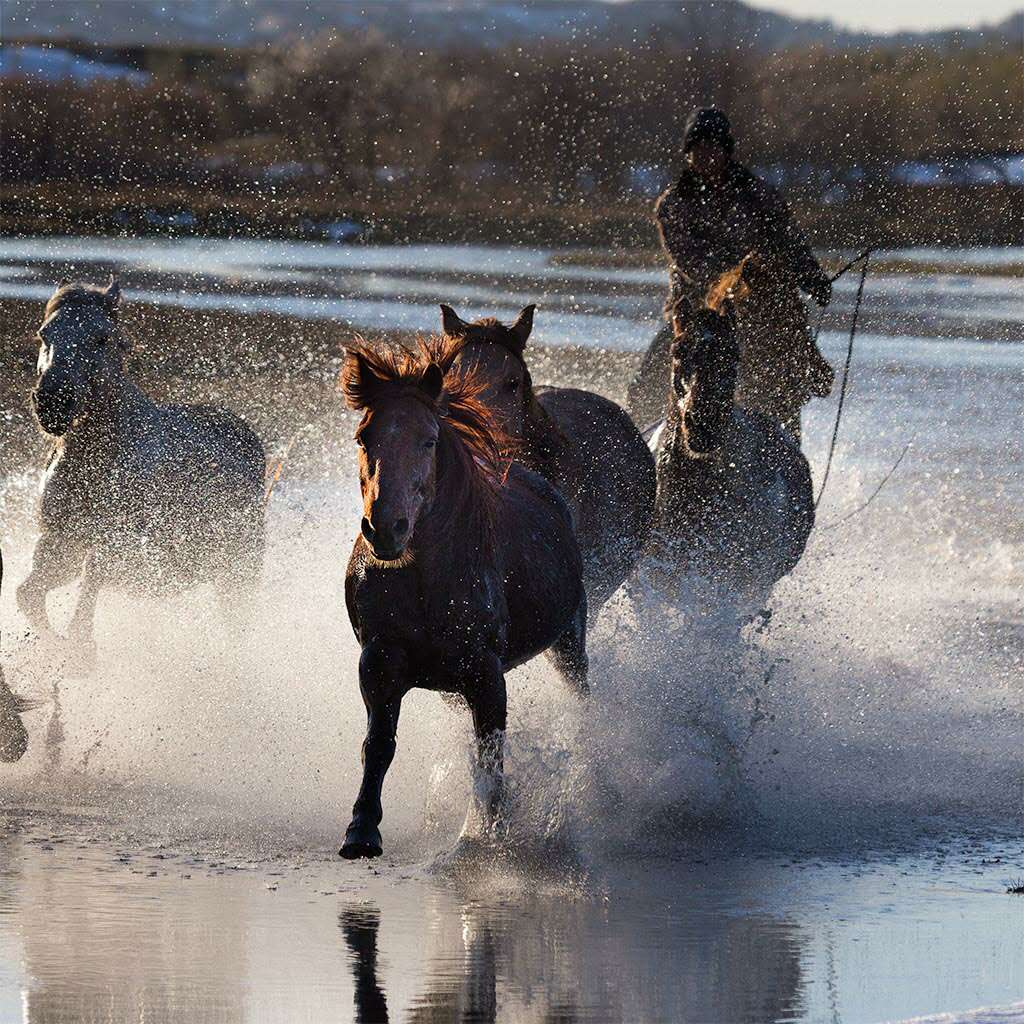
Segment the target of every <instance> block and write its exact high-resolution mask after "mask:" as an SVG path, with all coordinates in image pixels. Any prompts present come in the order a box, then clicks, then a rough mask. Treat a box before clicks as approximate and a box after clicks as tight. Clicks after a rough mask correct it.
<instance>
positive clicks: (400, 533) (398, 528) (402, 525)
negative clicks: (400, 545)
mask: <svg viewBox="0 0 1024 1024" xmlns="http://www.w3.org/2000/svg"><path fill="white" fill-rule="evenodd" d="M408 532H409V520H408V519H406V518H405V517H404V516H403V517H402V518H401V519H399V520H397V521H396V522H395V537H396V539H397V538H399V537H404V536H405V535H406V534H407V533H408Z"/></svg>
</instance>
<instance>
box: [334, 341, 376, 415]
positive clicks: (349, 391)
mask: <svg viewBox="0 0 1024 1024" xmlns="http://www.w3.org/2000/svg"><path fill="white" fill-rule="evenodd" d="M339 383H340V385H341V393H342V394H343V395H344V396H345V404H346V405H347V406H348V407H349V408H350V409H365V408H366V407H367V406H368V405H369V404H370V403H371V402H372V401H373V396H374V394H375V393H376V391H377V388H378V387H379V386H380V383H381V381H380V378H379V377H378V376H377V374H375V373H374V372H373V370H372V369H371V368H370V365H369V363H367V361H366V359H365V357H364V356H363V354H362V352H360V351H359V349H357V348H347V349H345V361H344V362H343V363H342V364H341V377H340V380H339Z"/></svg>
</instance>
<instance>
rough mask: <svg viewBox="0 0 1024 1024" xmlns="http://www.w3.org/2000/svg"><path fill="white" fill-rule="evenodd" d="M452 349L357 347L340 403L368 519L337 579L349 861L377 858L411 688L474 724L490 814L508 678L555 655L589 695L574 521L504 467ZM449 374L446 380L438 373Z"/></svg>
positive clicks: (497, 438)
mask: <svg viewBox="0 0 1024 1024" xmlns="http://www.w3.org/2000/svg"><path fill="white" fill-rule="evenodd" d="M455 344H456V343H455V342H452V341H444V340H441V341H434V342H421V343H420V347H419V349H418V351H416V352H412V351H409V350H407V349H392V350H380V351H377V350H373V349H371V348H369V347H367V346H366V345H363V344H356V345H353V346H351V347H350V348H349V349H348V351H347V354H346V357H345V363H344V366H343V368H342V378H341V383H342V389H343V391H344V394H345V398H346V400H347V402H348V404H349V406H350V408H352V409H356V410H358V411H360V412H362V414H363V416H362V420H361V421H360V424H359V428H358V430H357V431H356V441H357V443H358V444H359V478H360V486H361V488H362V494H363V519H362V523H361V528H360V536H359V537H357V538H356V542H355V546H354V547H353V549H352V556H351V558H350V560H349V565H348V573H347V576H346V580H345V599H346V604H347V606H348V613H349V618H350V619H351V622H352V628H353V630H354V631H355V634H356V638H357V639H358V640H359V643H360V646H361V647H362V654H361V656H360V658H359V686H360V689H361V691H362V695H363V702H364V703H365V705H366V711H367V718H368V723H367V732H366V740H365V742H364V744H363V781H362V785H361V787H360V789H359V795H358V797H357V798H356V802H355V806H354V807H353V809H352V823H351V825H349V828H348V831H347V833H346V835H345V842H344V845H343V846H342V848H341V855H342V856H343V857H348V858H353V857H375V856H378V855H379V854H380V853H381V849H382V847H381V835H380V831H379V828H378V826H379V824H380V821H381V817H382V813H383V812H382V808H381V788H382V786H383V783H384V776H385V774H386V773H387V770H388V767H389V766H390V764H391V761H392V759H393V757H394V754H395V742H396V739H395V738H396V731H397V728H398V715H399V711H400V709H401V704H402V697H403V696H404V695H405V693H406V692H407V691H408V690H410V689H412V688H413V687H422V688H426V689H432V690H440V691H444V692H450V693H456V694H461V695H462V696H463V697H464V698H465V699H466V701H467V703H468V704H469V707H470V710H471V711H472V713H473V726H474V729H475V732H476V741H477V773H478V781H479V783H480V786H478V792H480V791H481V790H483V791H486V793H487V796H486V797H485V798H484V799H483V800H482V803H483V808H482V809H483V811H484V813H485V814H487V815H490V816H492V817H493V815H494V814H495V813H496V812H497V809H498V806H499V803H500V799H501V792H502V749H503V743H504V733H505V720H506V697H505V672H507V671H508V670H509V669H510V668H513V667H514V666H516V665H520V664H522V663H523V662H525V661H527V660H529V659H530V658H532V657H534V656H535V655H537V654H540V653H541V652H542V651H544V650H546V649H548V648H552V647H553V654H554V657H553V660H554V662H555V664H556V665H557V666H558V667H559V669H560V670H561V672H562V674H563V676H564V677H565V678H566V679H567V681H568V682H569V683H570V685H571V686H572V687H573V689H574V690H575V691H576V692H577V693H579V694H583V693H585V692H586V688H587V659H586V607H587V605H586V596H585V594H584V590H583V583H582V564H581V561H580V552H579V548H578V546H577V543H576V538H575V535H574V533H573V527H572V517H571V514H570V512H569V509H568V508H567V506H566V504H565V502H564V501H563V500H562V498H561V496H560V495H559V494H558V492H557V491H556V490H555V489H554V488H553V487H552V486H551V485H550V484H549V483H548V482H547V481H546V480H544V479H543V477H540V476H538V475H537V474H536V473H533V472H531V471H530V470H528V469H526V468H525V467H523V466H520V465H517V464H512V465H509V464H508V463H507V460H506V458H505V454H504V449H505V439H504V438H503V437H502V436H501V434H500V431H499V430H498V428H497V427H496V426H495V424H494V422H493V420H492V418H491V414H490V412H489V411H488V409H487V408H486V406H484V405H483V404H482V403H481V402H480V393H481V390H482V388H483V383H482V382H481V381H480V380H479V379H478V378H477V377H476V376H475V375H473V374H472V373H463V372H459V371H458V370H456V369H451V368H450V367H451V362H452V354H453V352H452V350H453V346H454V345H455ZM446 366H447V367H449V369H448V371H447V372H445V371H444V370H443V369H442V367H446Z"/></svg>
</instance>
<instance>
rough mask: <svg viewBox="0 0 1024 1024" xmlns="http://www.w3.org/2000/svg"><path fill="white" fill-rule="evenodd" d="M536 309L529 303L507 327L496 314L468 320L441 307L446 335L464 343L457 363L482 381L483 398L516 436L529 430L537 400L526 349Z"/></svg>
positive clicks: (481, 396)
mask: <svg viewBox="0 0 1024 1024" xmlns="http://www.w3.org/2000/svg"><path fill="white" fill-rule="evenodd" d="M535 308H536V307H535V306H527V307H526V308H525V309H524V310H522V312H521V313H520V314H519V316H518V317H517V318H516V320H515V322H514V323H512V324H510V325H508V326H506V325H505V324H503V323H500V322H499V321H497V320H495V319H494V318H493V317H486V318H485V319H483V320H475V321H474V322H473V323H467V322H466V321H465V320H463V319H461V318H460V317H459V315H458V314H457V313H456V312H455V310H454V309H452V307H451V306H444V305H442V306H441V326H442V327H443V329H444V333H445V336H446V337H448V338H453V339H458V340H459V341H460V342H461V346H460V348H459V350H458V354H457V355H456V356H455V360H454V365H455V366H457V367H459V368H460V369H462V370H465V371H467V372H470V373H472V374H473V375H474V376H475V377H476V378H477V379H478V380H479V381H480V382H481V384H482V385H483V389H482V391H481V392H480V400H481V401H482V402H483V403H484V405H486V406H487V408H488V409H490V410H491V412H492V413H493V415H494V417H495V419H496V420H497V422H498V423H499V424H500V426H501V429H502V430H503V431H504V432H505V433H506V434H508V435H509V436H510V437H514V438H521V437H522V436H523V435H524V433H525V432H526V424H527V417H528V415H529V407H530V403H531V402H533V401H534V397H533V386H532V382H531V380H530V371H529V370H528V369H527V367H526V362H525V360H524V359H523V352H524V350H525V349H526V342H527V340H528V339H529V337H530V331H531V329H532V328H533V311H534V309H535Z"/></svg>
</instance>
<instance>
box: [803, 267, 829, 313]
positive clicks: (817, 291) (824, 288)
mask: <svg viewBox="0 0 1024 1024" xmlns="http://www.w3.org/2000/svg"><path fill="white" fill-rule="evenodd" d="M808 291H809V292H810V295H811V298H812V299H814V301H815V302H816V303H817V304H818V305H819V306H827V305H828V304H829V300H830V299H831V298H832V280H831V278H829V276H828V274H825V273H822V274H821V275H820V276H819V277H817V278H816V279H815V280H814V281H813V282H811V287H810V288H809V289H808Z"/></svg>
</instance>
